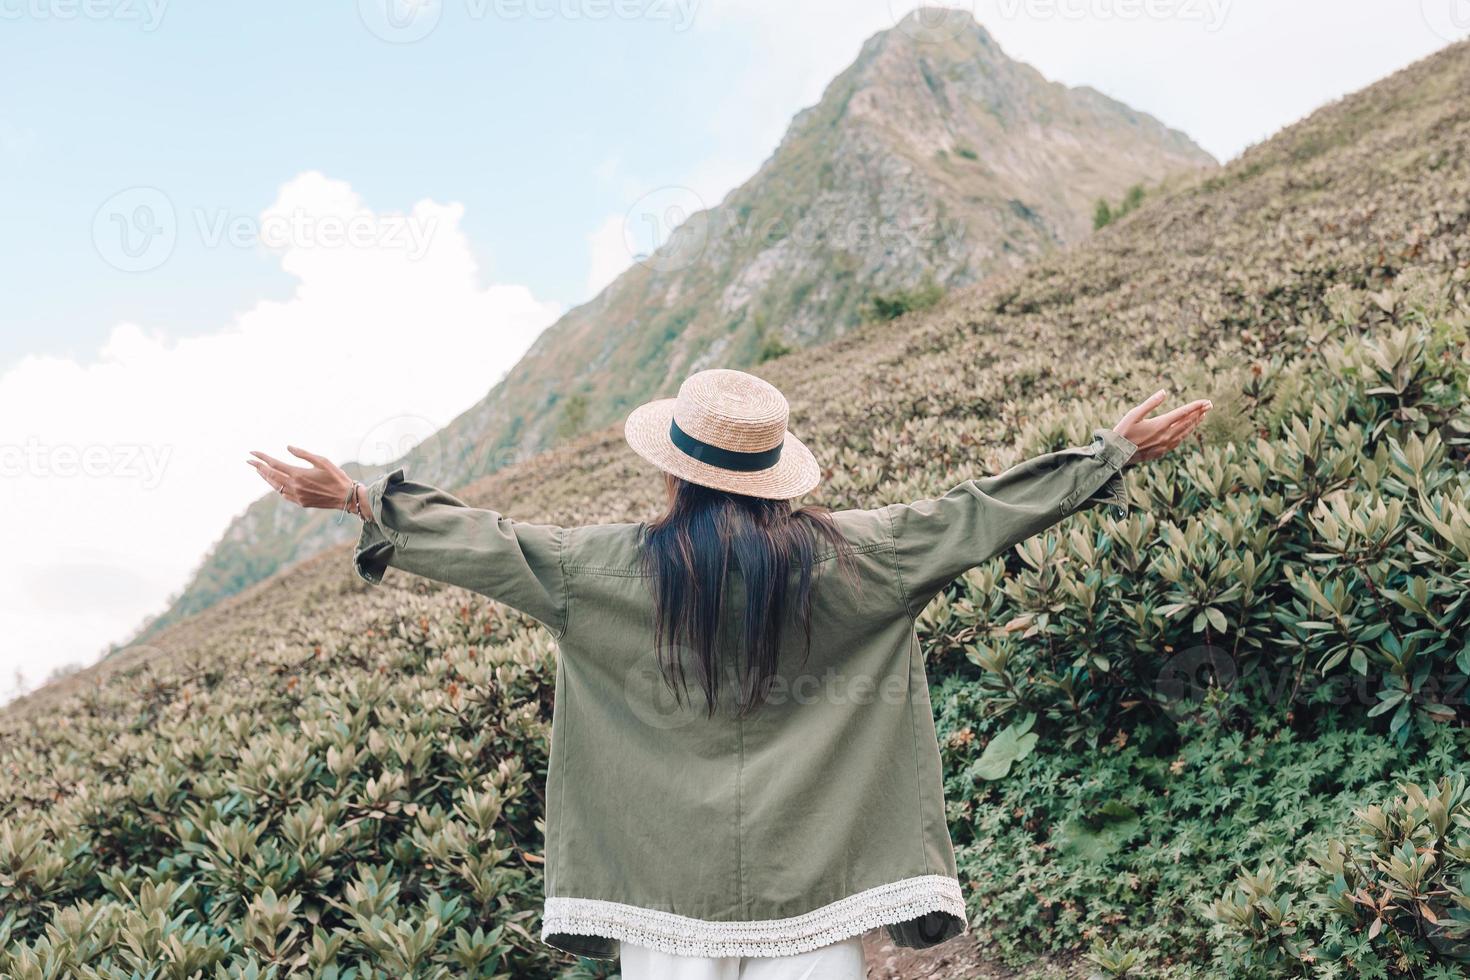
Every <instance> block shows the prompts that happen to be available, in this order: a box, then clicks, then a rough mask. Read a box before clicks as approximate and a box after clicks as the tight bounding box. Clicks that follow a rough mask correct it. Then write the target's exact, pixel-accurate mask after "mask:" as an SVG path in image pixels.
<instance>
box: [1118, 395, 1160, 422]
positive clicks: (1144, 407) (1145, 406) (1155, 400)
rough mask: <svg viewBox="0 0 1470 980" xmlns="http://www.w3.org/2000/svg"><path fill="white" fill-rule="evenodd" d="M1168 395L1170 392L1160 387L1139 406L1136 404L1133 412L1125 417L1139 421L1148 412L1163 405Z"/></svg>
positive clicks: (1132, 420)
mask: <svg viewBox="0 0 1470 980" xmlns="http://www.w3.org/2000/svg"><path fill="white" fill-rule="evenodd" d="M1168 395H1169V393H1168V392H1167V391H1165V390H1164V389H1163V388H1160V389H1159V390H1158V391H1156V392H1154V393H1153V394H1152V395H1149V396H1148V397H1147V398H1145V399H1144V400H1143V401H1142V402H1140V403H1139V404H1138V405H1137V406H1135V407H1134V409H1133V410H1132V411H1131V412H1129V413H1128V414H1127V415H1125V416H1124V418H1126V419H1128V420H1129V421H1131V422H1136V421H1138V420H1139V419H1141V418H1143V417H1144V416H1146V415H1148V413H1150V412H1152V411H1153V410H1154V409H1156V408H1158V407H1159V406H1160V405H1162V404H1163V403H1164V399H1165V398H1167V397H1168Z"/></svg>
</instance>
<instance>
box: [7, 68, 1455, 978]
mask: <svg viewBox="0 0 1470 980" xmlns="http://www.w3.org/2000/svg"><path fill="white" fill-rule="evenodd" d="M1466 91H1470V47H1467V46H1464V45H1461V46H1458V47H1455V48H1452V49H1450V50H1448V51H1446V52H1444V53H1442V54H1441V55H1439V56H1437V57H1435V58H1433V59H1430V60H1428V61H1426V62H1424V63H1421V64H1419V65H1416V66H1414V67H1413V68H1411V69H1409V70H1407V71H1405V72H1403V73H1401V74H1399V75H1397V76H1395V77H1393V78H1391V79H1389V80H1387V81H1385V82H1383V83H1381V84H1379V85H1377V86H1375V87H1373V88H1372V89H1369V90H1368V91H1366V92H1364V93H1361V94H1359V95H1356V96H1353V97H1351V98H1349V99H1347V100H1344V101H1343V102H1341V103H1339V104H1337V105H1334V106H1331V107H1328V108H1326V109H1324V110H1322V111H1321V112H1319V113H1317V114H1316V115H1314V116H1313V117H1312V118H1310V119H1308V120H1306V121H1305V122H1303V123H1301V124H1299V125H1297V126H1295V127H1293V128H1291V129H1290V130H1288V131H1286V132H1284V133H1282V134H1280V135H1279V136H1277V137H1276V138H1274V139H1273V140H1271V141H1269V142H1268V143H1266V144H1263V145H1261V146H1259V147H1256V148H1254V149H1253V150H1251V151H1250V152H1248V153H1247V154H1245V155H1244V156H1243V157H1242V159H1240V160H1238V161H1236V162H1234V163H1233V164H1231V165H1230V166H1229V167H1228V168H1226V169H1225V170H1224V171H1222V172H1221V173H1219V174H1218V175H1215V176H1212V177H1209V178H1207V179H1203V180H1200V181H1199V182H1197V183H1194V184H1192V185H1190V186H1187V187H1184V188H1182V189H1179V190H1177V191H1175V192H1172V193H1170V194H1168V195H1165V196H1161V197H1155V198H1153V199H1151V200H1149V201H1147V202H1146V203H1145V204H1144V205H1143V206H1142V207H1141V208H1140V209H1139V210H1137V211H1135V212H1133V213H1132V214H1130V215H1128V216H1127V217H1125V218H1124V219H1123V220H1121V221H1119V222H1116V223H1114V224H1112V225H1110V226H1108V227H1107V228H1106V229H1104V230H1103V231H1102V232H1101V233H1100V234H1099V235H1098V236H1097V237H1096V238H1094V239H1092V240H1091V241H1089V242H1087V243H1086V244H1084V245H1082V246H1080V247H1079V248H1077V249H1075V250H1074V251H1072V252H1070V253H1068V254H1065V255H1057V256H1054V257H1051V258H1047V259H1044V260H1042V261H1041V262H1040V263H1039V264H1038V265H1035V266H1033V267H1031V268H1029V269H1027V270H1025V271H1022V272H1018V273H1014V274H1011V275H1008V276H1006V277H1004V278H1002V279H999V280H996V281H994V282H991V283H988V284H986V285H985V286H983V287H981V288H978V289H975V290H972V291H969V292H966V293H963V294H961V295H959V296H956V297H954V298H952V299H951V301H949V302H947V303H945V304H943V305H942V306H940V307H939V308H937V309H935V310H933V311H931V312H929V313H926V314H923V315H920V316H913V317H909V318H905V319H902V320H899V321H896V322H895V323H892V324H886V325H881V326H873V327H869V328H865V329H864V330H861V331H859V332H858V333H857V334H855V335H852V336H850V337H848V338H845V339H842V340H839V341H838V342H836V343H835V344H833V345H831V346H829V347H827V348H824V349H822V350H817V351H811V352H807V353H803V354H800V355H797V356H793V357H789V358H783V359H780V360H777V361H774V362H771V363H770V364H768V365H766V367H765V369H764V371H763V373H764V374H765V375H766V376H767V377H769V378H770V379H771V380H772V381H773V382H775V383H776V384H778V385H779V386H780V387H782V388H783V390H785V391H787V392H788V394H789V395H790V396H791V400H792V404H793V410H794V419H795V421H794V427H795V428H796V430H797V431H798V432H799V433H800V434H801V435H802V436H803V437H804V438H805V439H807V440H809V441H810V443H811V444H812V445H813V447H814V449H815V450H816V451H817V453H818V454H819V457H820V458H821V459H822V460H823V461H824V463H825V464H826V465H827V466H828V467H829V476H828V479H827V482H826V484H825V485H824V487H823V490H822V492H821V499H822V500H824V501H825V502H827V503H830V504H833V505H834V506H846V505H862V506H869V505H873V504H877V503H881V502H885V501H890V500H897V499H907V498H913V497H919V496H925V495H932V494H934V493H936V492H938V491H942V490H943V489H946V488H947V487H948V486H950V485H951V484H953V483H954V482H957V481H959V480H961V479H963V478H966V477H969V476H973V475H975V474H977V473H982V472H986V471H991V470H994V469H996V468H998V467H1000V466H1002V465H1005V464H1007V463H1009V462H1012V461H1014V460H1016V459H1017V458H1019V457H1020V456H1022V455H1023V454H1028V453H1032V452H1035V451H1038V450H1042V449H1047V448H1051V447H1054V446H1057V445H1059V444H1062V443H1065V442H1076V441H1079V440H1082V439H1084V438H1085V433H1086V430H1087V429H1089V428H1090V427H1091V426H1092V425H1094V424H1096V423H1098V422H1101V421H1106V420H1110V419H1112V418H1113V417H1114V416H1115V415H1116V414H1117V413H1118V412H1119V411H1120V410H1121V409H1122V408H1123V407H1124V406H1125V404H1127V403H1128V401H1129V399H1131V398H1133V397H1135V396H1136V395H1138V394H1140V393H1147V392H1148V391H1151V390H1153V389H1154V388H1155V387H1157V385H1158V382H1159V381H1160V380H1163V381H1165V382H1167V383H1169V384H1170V385H1171V386H1172V387H1173V388H1174V389H1176V390H1177V391H1179V392H1181V393H1187V394H1189V395H1191V396H1193V395H1200V396H1209V397H1212V398H1213V399H1214V401H1215V403H1216V406H1217V411H1216V413H1214V417H1213V418H1212V421H1211V422H1210V424H1209V426H1208V431H1207V432H1206V434H1205V436H1204V439H1203V441H1202V444H1200V445H1198V446H1195V447H1193V448H1192V449H1191V450H1190V451H1188V452H1186V453H1183V454H1181V455H1180V456H1179V457H1178V458H1177V459H1174V460H1171V461H1169V462H1166V463H1162V464H1158V465H1154V466H1151V467H1149V468H1147V469H1141V470H1137V471H1133V472H1132V473H1131V475H1130V476H1129V478H1128V479H1129V487H1130V494H1131V495H1132V497H1133V500H1134V502H1135V503H1136V504H1137V507H1136V509H1135V510H1134V511H1133V513H1132V514H1131V515H1130V516H1128V517H1127V518H1124V519H1118V518H1115V517H1113V516H1110V515H1107V514H1096V513H1094V514H1088V515H1084V516H1081V517H1078V518H1074V519H1072V520H1070V521H1069V522H1068V523H1066V524H1064V525H1062V526H1061V527H1059V528H1058V529H1057V530H1056V531H1054V532H1052V533H1050V534H1048V535H1045V536H1043V537H1042V538H1039V539H1037V540H1035V541H1034V542H1032V543H1030V544H1028V545H1025V546H1023V547H1022V548H1019V549H1017V551H1016V552H1015V553H1014V554H1012V555H1009V556H1007V557H1006V558H1004V559H997V560H996V561H994V562H992V563H990V564H989V565H987V566H986V567H983V568H981V569H977V570H976V571H974V572H972V573H970V574H969V575H967V576H966V577H965V579H964V580H963V581H961V582H959V583H956V585H955V586H954V587H953V588H951V589H950V590H949V592H948V593H947V594H946V595H944V596H943V597H941V598H940V599H938V600H936V602H935V603H934V604H933V605H931V607H930V608H929V609H928V610H927V611H926V613H925V615H924V617H923V620H922V622H921V628H922V633H923V639H924V643H925V650H926V656H927V657H928V663H929V669H930V678H931V684H932V688H933V698H934V704H935V711H936V717H937V720H938V723H939V729H940V737H941V740H942V744H943V746H944V750H945V756H946V758H945V763H946V772H947V774H948V787H947V788H948V798H949V805H950V810H949V816H950V822H951V828H952V831H953V833H954V837H955V840H956V844H957V847H958V855H959V861H960V866H961V871H962V874H963V876H964V878H965V884H966V887H967V889H968V893H969V894H970V896H971V911H972V915H973V921H974V924H975V927H976V930H977V932H978V934H979V935H980V937H981V938H982V939H983V940H984V941H985V942H986V943H987V944H989V946H990V948H991V949H992V950H993V952H994V953H995V954H996V955H999V956H1003V957H1005V958H1007V959H1010V960H1014V961H1018V962H1023V961H1025V960H1027V959H1028V958H1030V957H1033V956H1035V955H1037V954H1038V953H1042V952H1046V951H1049V950H1079V951H1085V952H1086V953H1087V954H1088V955H1089V956H1090V957H1091V960H1090V961H1089V964H1090V965H1089V969H1096V970H1097V971H1099V972H1100V973H1102V974H1103V975H1111V976H1124V975H1133V976H1149V977H1158V976H1196V977H1221V976H1226V977H1235V976H1240V977H1248V976H1263V977H1275V976H1325V977H1357V976H1395V977H1400V976H1402V977H1422V978H1435V980H1440V978H1445V977H1455V976H1463V975H1464V970H1463V965H1462V964H1463V961H1461V960H1458V959H1456V957H1458V956H1459V955H1461V950H1460V949H1459V947H1458V946H1457V942H1458V940H1457V939H1456V938H1455V934H1454V928H1455V925H1454V923H1455V921H1456V920H1455V917H1456V916H1458V917H1459V918H1460V920H1465V919H1467V918H1470V903H1467V904H1463V905H1461V904H1457V902H1460V901H1461V899H1457V898H1456V892H1457V889H1458V890H1461V891H1463V884H1462V882H1463V881H1464V878H1463V876H1464V874H1465V871H1466V866H1467V860H1470V850H1467V846H1470V842H1467V841H1466V839H1465V837H1466V832H1467V829H1470V800H1467V794H1466V792H1465V790H1464V788H1463V778H1464V776H1465V774H1466V772H1467V770H1470V763H1467V759H1470V729H1467V722H1470V708H1467V705H1466V697H1465V682H1466V680H1467V677H1470V653H1467V651H1466V646H1465V641H1466V637H1467V636H1470V602H1467V601H1466V598H1465V597H1466V595H1467V594H1470V477H1467V474H1466V468H1465V462H1466V444H1467V439H1470V416H1467V412H1466V397H1465V396H1466V387H1467V372H1470V347H1467V328H1470V104H1467V102H1466V101H1465V99H1464V98H1463V94H1464V93H1465V92H1466ZM658 487H659V481H658V480H657V479H656V478H655V477H654V475H653V474H651V473H650V472H649V471H648V470H647V469H646V468H645V466H644V465H643V464H642V463H641V462H640V461H638V460H637V459H636V457H634V456H633V454H632V453H631V452H629V451H627V450H625V449H624V448H623V446H622V444H621V442H620V440H619V438H618V436H617V433H616V432H615V431H613V430H607V431H602V432H598V433H595V434H592V435H589V436H586V437H584V438H582V439H580V440H579V441H577V442H576V443H575V444H574V445H571V446H569V447H567V448H566V449H563V450H560V451H557V452H554V453H550V454H547V455H544V456H541V457H537V458H536V459H533V460H531V461H529V462H527V463H524V464H521V465H517V466H514V467H512V468H510V469H507V470H505V471H503V472H501V473H498V474H496V475H494V476H493V477H491V478H489V479H487V480H484V481H482V482H480V483H478V484H477V485H475V486H474V487H473V488H471V490H470V491H469V492H468V493H467V495H466V496H467V497H468V498H469V499H470V500H471V501H472V502H476V503H480V504H484V505H487V506H494V507H495V508H497V509H499V510H502V511H505V512H507V513H510V514H512V515H513V516H516V517H522V518H527V519H544V520H556V521H563V522H574V521H598V520H608V519H627V518H632V517H638V516H643V515H647V514H648V513H650V511H651V509H652V507H653V506H654V504H655V502H656V496H657V491H658ZM1003 573H1009V575H1003ZM554 656H555V651H554V649H553V647H552V644H551V643H550V642H549V640H548V639H547V638H546V636H545V635H544V633H542V632H539V631H538V630H537V629H536V628H535V627H533V626H532V625H531V624H530V623H528V622H527V621H525V620H523V619H521V618H520V617H518V616H516V615H514V614H512V613H509V612H507V611H506V610H504V609H501V608H498V607H496V606H495V605H494V604H492V603H488V602H485V601H482V600H479V599H477V598H475V597H473V596H469V595H467V594H465V593H463V592H460V591H457V590H452V589H443V588H438V587H435V586H432V585H428V584H425V583H422V582H418V581H415V580H412V579H409V578H407V577H404V576H396V577H395V576H393V575H392V573H390V577H389V579H388V581H387V582H386V583H385V585H384V586H383V587H380V588H378V589H376V590H368V589H366V588H365V587H363V586H362V585H361V584H360V583H358V582H357V581H356V580H355V579H354V578H353V576H352V574H351V572H350V570H349V568H348V562H347V555H346V553H345V552H344V551H342V550H340V549H339V550H335V551H332V552H330V553H328V554H325V555H322V556H320V557H319V558H317V559H314V560H311V561H309V562H306V563H303V564H302V565H300V566H298V567H297V568H295V569H293V570H292V571H291V572H289V573H288V574H286V575H283V576H279V577H277V578H275V579H272V580H270V581H268V582H265V583H262V584H260V585H258V586H256V587H254V588H252V589H251V590H250V591H248V592H246V593H245V594H244V595H242V596H240V597H238V598H237V599H235V600H232V601H230V602H229V603H227V604H224V605H221V606H219V607H217V608H215V609H212V610H210V611H209V612H207V613H205V614H203V615H201V616H198V617H195V618H194V619H191V620H189V621H187V622H185V623H182V624H180V625H178V626H177V627H174V628H172V629H170V630H169V631H167V632H166V633H164V634H162V635H160V636H159V637H158V638H157V639H156V641H155V644H154V647H153V648H151V649H148V650H140V651H133V652H124V653H123V654H120V655H119V656H118V657H116V658H113V659H112V660H111V661H109V662H108V663H106V664H104V665H102V666H100V667H98V668H95V669H93V670H91V671H87V672H84V673H83V674H82V675H79V676H77V677H74V678H71V679H69V680H68V681H67V682H66V683H65V684H64V685H61V686H58V687H56V688H54V689H48V690H45V691H42V692H40V693H39V694H37V695H35V696H34V697H32V698H30V699H28V700H27V701H25V702H22V703H20V704H17V705H15V706H13V707H11V708H10V709H9V710H7V711H6V712H5V713H4V714H3V715H0V740H3V742H0V744H3V748H0V910H3V911H0V949H3V950H5V952H4V953H0V973H8V974H12V975H15V976H17V977H22V978H30V977H43V976H54V975H68V976H81V977H91V976H107V977H113V976H117V977H121V976H130V975H132V971H133V970H137V971H138V973H139V975H149V974H147V972H146V971H147V969H148V966H149V965H150V964H158V963H166V964H168V966H167V967H166V968H164V969H163V970H162V971H161V974H154V975H166V976H186V975H189V973H190V972H191V971H192V970H194V969H196V968H197V969H200V970H204V971H206V974H207V975H220V976H226V975H228V976H264V975H271V971H272V970H274V971H276V972H275V975H284V974H285V973H286V972H288V970H290V971H299V972H300V973H302V974H303V975H309V976H320V977H337V978H343V977H349V976H359V977H361V976H417V977H440V976H497V975H510V976H514V977H542V976H551V975H555V974H559V973H563V972H570V973H579V974H581V975H584V976H585V975H591V974H593V973H595V968H593V967H591V966H589V965H587V964H570V963H567V962H564V961H559V960H554V959H552V958H550V957H548V956H547V954H546V951H545V950H543V949H542V948H540V947H539V946H538V945H537V943H536V942H534V941H533V940H532V939H531V938H529V936H528V934H527V933H528V932H534V930H535V918H536V914H537V913H536V909H537V901H538V898H539V882H538V879H537V874H538V867H539V858H538V852H539V849H540V831H539V826H538V822H537V821H538V817H539V815H540V813H541V795H540V794H541V788H542V779H543V777H544V772H545V764H546V752H545V737H546V733H547V729H548V726H549V717H550V703H551V696H552V690H551V681H552V677H553V668H552V663H553V658H554ZM1202 667H1203V668H1209V670H1208V671H1202V670H1201V668H1202ZM1206 672H1207V673H1212V674H1213V675H1216V676H1218V677H1219V678H1220V679H1221V680H1223V681H1224V682H1225V683H1224V685H1223V686H1214V687H1212V686H1209V685H1205V684H1203V683H1202V676H1203V674H1204V673H1206ZM1028 730H1029V731H1031V732H1034V733H1036V734H1037V735H1038V736H1039V738H1038V740H1037V742H1036V745H1035V747H1034V749H1030V750H1026V749H1025V747H1026V746H1027V745H1028V742H1027V741H1026V740H1023V739H1018V738H1016V736H1017V735H1018V734H1019V733H1021V732H1025V731H1028ZM1442 778H1446V782H1444V784H1443V786H1442V787H1439V788H1437V789H1436V788H1435V784H1436V781H1438V780H1440V779H1442ZM1456 778H1458V779H1459V780H1461V782H1456V781H1455V779H1456ZM1407 781H1413V782H1416V783H1418V784H1419V785H1420V786H1421V787H1423V788H1424V789H1425V790H1428V791H1430V795H1428V796H1424V795H1417V794H1416V793H1415V792H1411V791H1407V790H1402V789H1400V788H1399V784H1400V783H1401V782H1407ZM1431 796H1432V798H1431ZM1370 805H1373V806H1374V807H1377V808H1376V809H1366V810H1364V811H1363V815H1362V817H1361V818H1359V817H1355V816H1354V810H1355V809H1359V808H1364V807H1369V806H1370ZM1426 855H1432V856H1433V861H1432V862H1427V859H1426ZM1242 873H1245V874H1247V875H1248V876H1247V877H1245V878H1238V876H1239V875H1241V874H1242ZM1461 898H1463V895H1462V896H1461ZM48 971H49V972H48ZM1130 971H1131V972H1130Z"/></svg>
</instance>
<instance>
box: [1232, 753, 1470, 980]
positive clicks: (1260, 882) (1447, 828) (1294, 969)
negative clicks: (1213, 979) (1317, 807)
mask: <svg viewBox="0 0 1470 980" xmlns="http://www.w3.org/2000/svg"><path fill="white" fill-rule="evenodd" d="M1356 817H1357V821H1358V824H1359V828H1358V829H1359V832H1358V833H1357V835H1356V836H1350V837H1345V838H1334V839H1330V840H1328V841H1327V842H1326V843H1325V845H1324V846H1323V847H1322V848H1321V850H1320V853H1319V854H1318V855H1317V857H1316V859H1315V863H1314V865H1313V866H1311V867H1308V868H1301V869H1299V870H1298V872H1297V873H1296V874H1295V875H1294V879H1295V880H1296V881H1298V882H1299V883H1300V884H1299V885H1291V884H1287V881H1286V880H1284V879H1287V878H1288V875H1284V874H1282V873H1280V872H1278V871H1277V870H1276V869H1273V868H1265V869H1262V870H1261V871H1260V872H1259V873H1257V874H1253V875H1243V876H1241V877H1240V879H1238V880H1237V882H1236V883H1235V886H1234V887H1233V888H1232V889H1231V892H1230V894H1228V895H1226V896H1225V897H1223V898H1221V899H1220V900H1219V901H1217V902H1216V903H1215V904H1214V906H1213V908H1212V909H1211V917H1212V918H1213V919H1214V920H1215V921H1216V922H1217V923H1219V924H1220V926H1221V932H1222V933H1223V934H1224V935H1225V936H1226V937H1227V938H1228V945H1227V947H1226V953H1225V956H1224V957H1223V959H1224V962H1226V963H1227V964H1229V966H1230V968H1231V970H1232V975H1240V976H1261V977H1281V976H1301V977H1390V976H1392V977H1423V978H1426V980H1453V978H1455V977H1463V976H1465V975H1466V972H1467V970H1470V791H1467V787H1466V780H1465V776H1464V775H1463V774H1459V775H1456V776H1454V777H1452V778H1445V779H1441V780H1440V781H1439V784H1438V785H1437V786H1435V787H1433V788H1432V789H1431V791H1429V792H1425V791H1424V790H1422V789H1420V788H1419V787H1418V786H1416V785H1412V784H1409V785H1405V786H1404V787H1402V795H1401V796H1399V797H1398V798H1396V799H1395V800H1394V801H1393V802H1392V803H1391V804H1390V805H1389V806H1388V807H1387V808H1386V809H1384V808H1380V807H1378V806H1370V807H1368V808H1366V809H1364V810H1359V811H1357V813H1356Z"/></svg>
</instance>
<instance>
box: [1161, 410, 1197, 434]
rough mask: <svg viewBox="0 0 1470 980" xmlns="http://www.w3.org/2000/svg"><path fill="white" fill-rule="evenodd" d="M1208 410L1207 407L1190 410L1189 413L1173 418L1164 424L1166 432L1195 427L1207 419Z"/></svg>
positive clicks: (1187, 429)
mask: <svg viewBox="0 0 1470 980" xmlns="http://www.w3.org/2000/svg"><path fill="white" fill-rule="evenodd" d="M1206 411H1207V409H1198V410H1197V411H1193V412H1190V413H1188V414H1187V415H1180V416H1178V417H1175V418H1172V419H1170V421H1169V422H1167V423H1166V424H1165V425H1164V432H1165V433H1173V432H1187V431H1189V430H1190V429H1193V428H1195V427H1196V426H1197V425H1199V424H1200V423H1201V422H1203V421H1204V420H1205V413H1206Z"/></svg>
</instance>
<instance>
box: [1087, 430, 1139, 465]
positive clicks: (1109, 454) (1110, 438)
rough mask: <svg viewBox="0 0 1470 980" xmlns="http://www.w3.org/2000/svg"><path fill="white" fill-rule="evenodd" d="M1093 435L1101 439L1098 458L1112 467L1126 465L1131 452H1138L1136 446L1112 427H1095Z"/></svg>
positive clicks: (1131, 456) (1131, 455)
mask: <svg viewBox="0 0 1470 980" xmlns="http://www.w3.org/2000/svg"><path fill="white" fill-rule="evenodd" d="M1092 434H1093V437H1094V438H1097V439H1101V440H1102V446H1101V447H1100V448H1099V449H1098V453H1097V455H1098V458H1100V459H1102V460H1103V461H1104V462H1106V463H1107V464H1108V465H1109V466H1112V467H1113V468H1114V469H1119V470H1121V469H1122V468H1123V467H1124V466H1126V465H1128V461H1129V460H1130V459H1132V458H1133V454H1134V453H1136V452H1138V447H1137V446H1135V445H1134V444H1133V443H1131V442H1129V441H1128V440H1127V439H1124V438H1123V437H1122V436H1120V435H1118V433H1116V432H1114V431H1113V430H1112V429H1096V430H1094V431H1093V433H1092Z"/></svg>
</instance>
